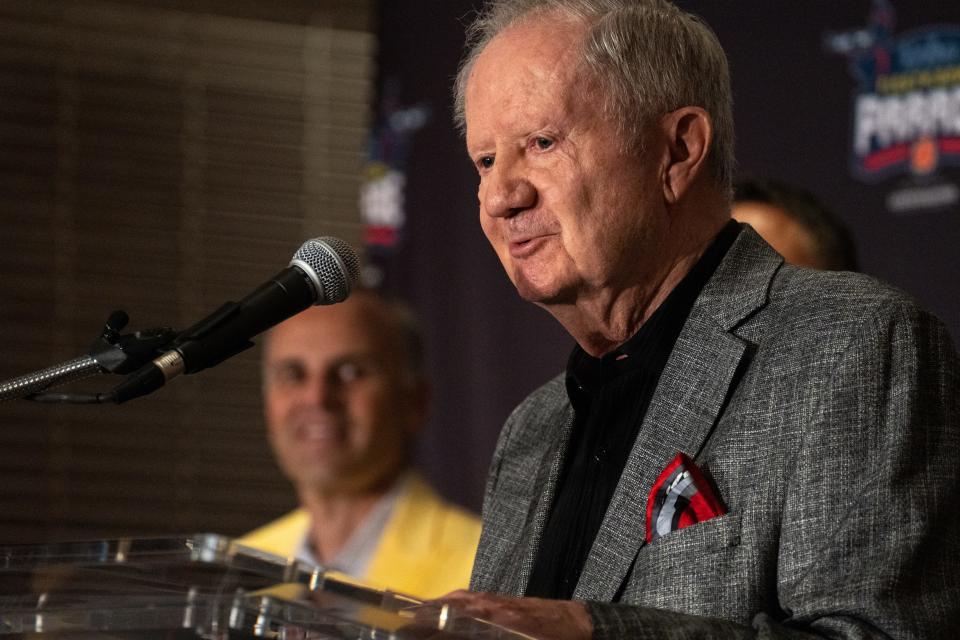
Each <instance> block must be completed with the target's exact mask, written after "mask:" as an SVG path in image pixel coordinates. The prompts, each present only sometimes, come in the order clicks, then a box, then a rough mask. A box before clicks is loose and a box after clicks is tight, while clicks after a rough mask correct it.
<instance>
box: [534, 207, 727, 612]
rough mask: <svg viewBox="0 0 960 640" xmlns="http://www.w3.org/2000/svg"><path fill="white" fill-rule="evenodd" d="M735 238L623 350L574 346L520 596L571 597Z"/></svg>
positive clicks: (723, 236)
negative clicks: (563, 415) (548, 485)
mask: <svg viewBox="0 0 960 640" xmlns="http://www.w3.org/2000/svg"><path fill="white" fill-rule="evenodd" d="M739 233H740V225H739V224H737V223H736V222H734V221H730V223H728V224H727V226H725V227H724V228H723V229H722V230H721V231H720V233H718V234H717V237H716V238H715V239H714V240H713V242H712V243H711V245H710V246H709V247H708V248H707V250H706V251H705V252H704V254H703V255H702V256H701V257H700V259H699V260H698V261H697V263H696V264H695V265H694V266H693V268H692V269H691V270H690V272H689V273H688V274H687V275H686V276H685V277H684V278H683V280H681V281H680V283H679V284H678V285H677V286H676V287H675V288H674V289H673V291H672V292H671V293H670V295H669V296H667V299H666V300H664V302H663V304H661V305H660V307H659V308H658V309H657V310H656V311H655V312H654V313H653V315H651V316H650V317H649V318H648V319H647V321H646V322H645V323H644V324H643V326H642V327H641V328H640V330H639V331H637V333H636V334H634V335H633V337H631V338H630V339H629V340H627V341H626V342H625V343H623V344H622V345H620V346H619V347H617V348H616V349H614V350H613V351H611V352H610V353H607V354H606V355H604V356H602V357H600V358H594V357H592V356H590V355H588V354H587V353H586V352H585V351H583V349H581V348H580V347H579V346H577V347H574V349H573V353H571V354H570V359H569V361H568V363H567V378H566V382H567V394H568V395H569V397H570V402H571V404H572V405H573V409H574V416H575V417H574V423H573V431H572V433H571V436H570V442H569V444H568V448H567V453H566V456H565V457H564V459H565V463H564V467H563V469H562V470H561V473H560V477H559V480H558V482H557V491H556V494H555V498H554V501H553V504H552V505H551V509H550V515H549V517H548V519H547V523H546V527H545V529H544V532H543V536H542V538H541V540H540V545H539V548H538V550H537V556H536V560H535V561H534V565H533V571H532V572H531V575H530V581H529V583H528V584H527V590H526V595H528V596H535V597H541V598H564V599H569V598H571V597H572V596H573V591H574V589H575V588H576V585H577V581H578V580H579V579H580V573H581V572H582V571H583V565H584V563H585V562H586V559H587V555H588V554H589V553H590V547H591V546H592V545H593V540H594V538H596V535H597V531H599V529H600V524H601V523H602V522H603V517H604V514H605V513H606V511H607V506H608V505H609V504H610V499H611V498H612V497H613V492H614V490H615V489H616V488H617V483H618V482H619V480H620V475H621V474H622V473H623V468H624V466H625V465H626V463H627V458H628V457H629V455H630V450H631V449H632V448H633V443H634V441H635V440H636V437H637V433H638V432H639V430H640V425H641V423H642V422H643V418H644V416H645V415H646V412H647V407H649V405H650V399H651V398H652V397H653V392H654V390H655V389H656V386H657V382H658V381H659V380H660V374H661V373H662V372H663V369H664V367H666V364H667V359H668V358H669V357H670V352H671V351H673V347H674V345H675V344H676V341H677V337H678V336H679V335H680V330H681V329H682V328H683V325H684V323H685V322H686V319H687V316H688V315H690V310H691V309H692V308H693V304H694V302H696V299H697V297H698V296H699V295H700V292H701V291H702V290H703V287H704V286H705V285H706V283H707V281H708V280H709V279H710V276H712V275H713V272H714V271H715V270H716V268H717V266H718V265H719V264H720V261H721V260H722V259H723V256H724V255H726V253H727V250H728V249H729V248H730V246H731V245H732V244H733V241H734V240H735V239H736V237H737V235H738V234H739Z"/></svg>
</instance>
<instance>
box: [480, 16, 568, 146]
mask: <svg viewBox="0 0 960 640" xmlns="http://www.w3.org/2000/svg"><path fill="white" fill-rule="evenodd" d="M585 29H586V25H585V24H584V23H582V22H578V21H571V20H570V19H558V18H555V17H543V16H537V17H531V18H527V19H524V20H523V21H521V22H518V23H517V24H514V25H512V26H510V27H508V28H507V29H506V30H504V31H503V32H502V33H500V34H499V35H498V36H496V37H495V38H493V39H492V40H491V41H490V42H489V43H488V44H487V46H486V47H485V48H484V49H483V51H482V52H481V53H480V54H479V56H478V57H477V58H476V59H475V60H474V63H473V66H472V68H471V69H470V73H469V76H468V79H467V84H466V92H465V101H464V107H465V116H466V123H467V143H468V146H469V145H470V141H471V134H473V136H474V137H475V136H476V131H475V130H474V131H471V130H472V129H475V128H476V124H477V122H478V120H480V119H483V120H485V121H491V120H496V119H497V117H498V116H502V115H504V114H509V115H515V116H521V115H523V116H526V115H531V114H528V113H526V112H527V111H529V110H530V109H542V108H544V107H547V106H554V107H558V108H568V107H569V106H570V104H569V103H570V101H571V99H572V97H573V96H574V94H575V93H577V89H578V87H580V86H581V85H582V84H583V82H582V80H583V78H582V65H581V64H580V61H581V59H582V56H581V55H580V44H581V42H582V40H583V35H584V33H585Z"/></svg>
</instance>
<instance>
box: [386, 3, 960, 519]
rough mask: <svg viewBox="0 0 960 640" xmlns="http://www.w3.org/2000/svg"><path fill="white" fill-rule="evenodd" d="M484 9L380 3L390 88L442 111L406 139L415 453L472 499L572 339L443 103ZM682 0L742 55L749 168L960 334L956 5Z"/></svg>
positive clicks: (398, 284) (404, 278)
mask: <svg viewBox="0 0 960 640" xmlns="http://www.w3.org/2000/svg"><path fill="white" fill-rule="evenodd" d="M478 4H479V3H476V2H467V1H465V0H432V1H421V2H404V3H398V2H383V3H381V12H380V21H381V23H380V36H381V50H380V74H381V86H386V85H387V84H389V86H390V87H391V92H392V96H393V98H394V99H395V100H396V101H397V102H398V103H399V104H401V105H404V104H406V105H427V106H428V107H429V110H430V113H431V117H430V118H429V120H428V121H427V122H426V123H425V124H424V126H423V127H422V128H420V129H419V130H418V131H417V132H416V133H415V134H414V135H413V136H412V137H411V139H410V140H409V147H408V148H407V154H406V165H405V166H406V174H407V175H406V191H405V196H404V197H405V209H406V219H405V222H404V228H403V230H402V233H401V235H400V238H401V242H400V243H399V245H398V247H397V248H396V252H395V254H394V255H393V256H392V257H391V259H390V262H389V264H388V269H387V270H388V275H387V281H388V283H389V288H391V289H393V290H395V291H397V292H399V293H400V294H402V295H404V296H405V297H407V298H408V299H410V300H411V301H412V303H413V304H414V306H415V307H416V308H417V309H418V311H419V312H420V314H421V316H422V318H423V321H424V325H425V329H426V333H427V338H428V341H429V349H430V364H431V369H432V372H433V374H434V379H435V381H436V392H437V393H436V396H437V404H436V408H435V412H434V416H433V419H432V421H431V423H430V425H429V428H428V431H427V434H426V437H425V439H424V442H423V445H422V447H421V450H420V452H419V455H420V459H421V462H422V464H423V465H424V467H425V469H426V471H427V474H428V475H429V476H430V477H431V478H433V479H434V480H435V481H436V482H437V483H438V484H439V485H440V487H441V488H442V489H443V490H444V492H445V493H447V494H448V495H450V496H451V497H453V498H455V499H457V500H459V501H461V502H463V503H465V504H468V505H471V506H474V507H477V506H479V499H480V496H481V493H482V487H483V480H484V477H485V474H486V468H487V465H488V463H489V459H490V455H491V453H492V450H493V446H494V443H495V440H496V437H497V434H498V433H499V430H500V427H501V425H502V423H503V420H504V419H505V418H506V416H507V415H508V413H509V411H510V410H511V409H512V408H513V407H514V406H515V405H516V404H517V403H518V402H519V401H520V400H521V399H522V398H523V397H524V396H525V395H526V394H527V393H529V392H530V391H531V390H533V389H534V388H535V387H537V386H538V385H540V384H541V383H543V382H545V381H546V380H547V379H549V378H550V377H552V376H553V375H555V374H557V373H558V372H560V371H561V370H562V368H563V366H564V363H565V361H566V357H567V354H568V352H569V349H570V347H571V346H572V342H571V340H570V338H569V337H568V336H567V335H566V334H565V333H564V331H563V330H562V329H561V328H560V327H559V325H558V324H557V323H556V322H555V321H554V320H553V319H552V318H551V317H550V316H549V315H548V314H546V312H544V311H542V310H540V309H538V308H535V307H533V306H531V305H529V304H526V303H524V302H522V301H520V300H519V299H518V297H517V295H516V293H515V292H514V290H513V287H512V285H511V284H510V283H509V282H508V280H507V278H506V276H505V275H504V274H503V272H502V270H501V268H500V265H499V262H498V261H497V259H496V257H495V256H494V254H493V252H492V250H491V249H490V248H489V247H488V246H487V243H486V240H485V239H484V238H483V235H482V233H481V230H480V226H479V223H478V212H477V204H476V177H475V173H474V171H473V169H472V167H471V166H470V163H469V162H468V161H467V157H466V154H465V152H464V150H463V144H462V141H461V140H460V138H459V136H458V134H457V133H456V131H455V130H454V127H453V125H452V124H451V116H450V102H451V101H450V97H449V92H450V85H451V81H452V78H453V76H454V74H455V73H456V67H457V62H458V60H459V57H460V53H461V49H462V45H463V31H464V26H465V24H466V23H467V22H468V21H469V17H470V12H471V11H472V10H473V9H474V8H475V7H476V6H477V5H478ZM680 4H681V6H683V7H684V8H685V9H687V10H690V11H692V12H694V13H697V14H699V15H701V16H702V17H703V18H704V19H705V20H706V21H707V23H709V24H710V25H711V26H712V27H713V28H714V30H715V31H716V32H717V35H718V36H719V38H720V41H721V42H722V43H723V45H724V47H725V49H726V50H727V53H728V56H729V58H730V64H731V69H732V75H733V87H734V98H735V117H736V125H737V136H738V141H737V157H738V160H739V163H740V172H741V174H742V175H745V176H755V177H764V178H773V179H777V180H781V181H786V182H790V183H793V184H797V185H799V186H802V187H805V188H807V189H810V190H812V191H814V192H815V193H817V194H819V195H820V196H821V198H822V199H823V200H824V201H825V202H826V203H827V205H828V206H830V207H831V208H832V209H834V210H835V211H836V212H837V213H838V215H839V216H840V217H841V218H842V219H843V220H844V221H846V223H847V224H848V225H849V226H850V227H851V229H852V231H853V234H854V237H855V240H856V242H857V245H858V250H859V255H860V263H861V268H862V269H863V270H864V271H865V272H867V273H870V274H872V275H875V276H877V277H879V278H882V279H884V280H886V281H889V282H891V283H893V284H895V285H897V286H899V287H901V288H903V289H905V290H906V291H908V292H909V293H911V294H913V295H914V296H916V297H917V298H919V299H920V300H921V302H922V303H923V304H924V305H925V306H926V307H928V308H930V309H932V310H933V311H934V312H935V313H937V315H939V316H940V317H941V318H942V319H943V320H944V321H945V322H946V323H947V324H948V325H949V327H950V329H951V331H952V333H953V335H954V338H955V339H956V338H957V337H958V336H960V296H958V295H957V294H958V288H957V284H956V278H957V275H958V274H960V251H958V250H957V248H956V247H957V245H958V244H960V205H958V204H957V200H958V197H960V196H958V194H960V188H958V186H960V170H958V168H957V166H956V165H957V162H958V159H960V38H958V37H957V33H958V29H960V4H957V3H946V2H940V3H917V2H907V1H906V0H892V1H891V2H886V1H877V0H873V1H871V0H845V1H842V2H836V1H835V0H816V1H807V2H796V3H786V2H769V0H741V1H740V2H737V3H719V2H707V1H705V0H700V1H692V0H691V1H687V2H681V3H680Z"/></svg>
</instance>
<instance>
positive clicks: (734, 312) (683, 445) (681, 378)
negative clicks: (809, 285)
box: [574, 229, 782, 602]
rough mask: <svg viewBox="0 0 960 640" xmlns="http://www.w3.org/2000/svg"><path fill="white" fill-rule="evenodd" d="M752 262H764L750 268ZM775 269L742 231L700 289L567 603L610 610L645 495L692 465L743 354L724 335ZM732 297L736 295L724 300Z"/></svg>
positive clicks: (774, 259) (636, 541)
mask: <svg viewBox="0 0 960 640" xmlns="http://www.w3.org/2000/svg"><path fill="white" fill-rule="evenodd" d="M761 254H762V256H761ZM771 254H772V256H771ZM758 256H760V257H763V258H766V260H761V261H760V264H758V262H757V261H756V258H757V257H758ZM751 260H753V261H752V262H751ZM781 262H782V260H780V259H779V256H776V254H773V253H772V252H769V249H768V248H766V247H765V246H764V245H762V241H761V240H759V237H757V236H756V235H755V234H754V233H753V232H752V230H750V229H745V230H744V231H743V232H742V233H741V234H740V237H739V238H738V239H737V241H736V242H735V243H734V245H733V246H732V247H731V248H730V251H729V252H728V254H727V256H726V257H725V258H724V260H723V262H722V263H721V265H720V266H719V267H718V268H717V271H716V272H715V273H714V275H713V277H712V278H711V279H710V281H709V283H708V284H707V286H706V287H705V288H704V291H703V292H702V293H701V295H700V297H699V298H698V300H697V302H696V304H695V305H694V307H693V309H692V310H691V313H690V316H689V318H688V319H687V322H686V323H685V325H684V327H683V330H682V331H681V333H680V336H679V337H678V338H677V343H676V345H675V346H674V349H673V352H672V353H671V354H670V359H669V360H668V362H667V366H666V368H665V369H664V371H663V374H662V375H661V377H660V381H659V383H658V385H657V390H656V392H655V393H654V396H653V399H652V400H651V402H650V407H649V408H648V410H647V414H646V417H645V418H644V421H643V425H642V426H641V428H640V432H639V433H638V435H637V440H636V442H635V443H634V446H633V449H632V451H631V453H630V457H629V458H628V460H627V464H626V467H625V468H624V472H623V475H622V476H621V477H620V482H619V484H618V485H617V489H616V491H615V492H614V495H613V498H612V499H611V501H610V505H609V506H608V507H607V512H606V515H605V516H604V520H603V524H602V525H601V527H600V530H599V531H598V533H597V537H596V539H595V540H594V543H593V547H592V549H591V551H590V555H589V556H588V557H587V561H586V564H585V565H584V568H583V572H582V574H581V576H580V581H579V582H578V584H577V588H576V590H575V591H574V597H575V598H577V599H583V600H596V601H600V602H610V601H612V600H613V599H614V597H615V596H616V594H617V592H618V590H619V588H620V585H621V584H622V583H623V581H624V580H625V579H626V577H627V574H628V572H629V571H630V567H631V566H632V564H633V560H634V558H635V557H636V554H637V552H638V551H639V550H640V548H641V547H642V546H643V544H644V537H645V534H646V507H647V495H648V493H649V491H650V488H651V487H652V486H653V483H654V481H655V480H656V478H657V476H658V475H659V474H660V472H661V471H662V470H663V468H664V467H665V466H666V465H667V463H668V462H669V461H670V460H671V459H672V458H673V457H674V456H675V455H676V454H677V453H679V452H681V451H682V452H684V453H686V454H688V455H689V456H691V457H696V455H697V453H698V452H699V451H700V449H701V448H702V447H703V444H704V443H705V442H706V440H707V438H708V437H709V435H710V433H711V431H712V429H713V427H714V425H715V424H716V423H717V420H718V418H719V417H720V413H721V411H722V409H723V407H724V404H725V402H726V400H727V397H728V395H729V394H730V393H731V391H732V388H731V387H732V385H733V383H734V380H735V377H736V372H737V369H738V367H739V366H740V363H741V360H742V358H743V356H744V353H745V351H746V344H745V343H744V342H743V341H742V340H741V339H739V338H738V337H736V336H735V335H733V334H732V333H730V329H731V328H732V327H733V326H735V325H736V324H737V323H739V322H740V321H741V320H742V319H743V318H745V317H747V316H748V315H749V314H750V313H752V312H753V311H755V310H756V309H757V308H758V307H759V306H761V305H762V304H764V303H765V301H766V298H767V290H768V287H769V283H770V279H771V278H772V276H773V273H774V272H775V271H776V268H778V267H779V265H780V264H781ZM744 265H750V266H749V267H744ZM737 290H741V291H742V295H740V296H739V297H737V296H731V292H732V291H737ZM722 498H723V496H721V499H722Z"/></svg>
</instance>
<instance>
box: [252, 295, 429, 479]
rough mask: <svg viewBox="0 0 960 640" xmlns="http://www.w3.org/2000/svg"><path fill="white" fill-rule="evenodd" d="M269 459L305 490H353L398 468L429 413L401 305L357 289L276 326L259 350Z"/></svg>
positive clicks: (416, 339) (414, 342)
mask: <svg viewBox="0 0 960 640" xmlns="http://www.w3.org/2000/svg"><path fill="white" fill-rule="evenodd" d="M263 378H264V380H263V393H264V412H265V417H266V421H267V427H268V434H269V437H270V442H271V444H272V446H273V448H274V452H275V453H276V455H277V460H278V462H279V464H280V466H281V468H282V469H283V471H284V472H285V473H286V474H287V476H288V477H290V479H291V481H292V482H293V483H294V484H295V485H296V486H297V488H298V490H299V491H300V492H301V493H303V492H325V493H336V492H359V491H365V490H369V489H373V488H377V487H380V486H383V485H385V484H389V483H390V482H392V481H393V480H394V479H395V478H396V476H397V475H398V474H399V473H400V472H401V471H402V470H403V469H404V468H405V467H406V465H407V463H408V454H409V450H410V447H411V445H412V441H413V438H414V437H415V435H416V433H417V432H418V431H419V430H420V428H421V427H422V425H423V423H424V421H425V420H426V416H427V404H428V395H429V394H428V389H427V384H426V381H425V379H424V375H423V356H422V348H421V340H420V335H419V332H418V331H417V329H416V324H415V322H414V320H413V317H412V315H411V314H410V313H409V312H408V311H407V310H406V309H405V307H403V306H402V305H400V304H399V303H395V302H390V301H386V300H383V299H381V298H379V297H377V296H376V295H375V294H373V293H370V292H365V291H360V292H357V293H355V294H354V295H352V296H351V297H350V298H349V299H348V300H347V301H346V302H343V303H341V304H336V305H331V306H323V307H311V308H309V309H307V310H306V311H303V312H301V313H299V314H297V315H296V316H294V317H292V318H290V319H289V320H287V321H286V322H283V323H281V324H280V325H277V326H276V327H275V328H274V329H273V330H272V331H271V332H270V334H269V336H268V337H267V339H266V341H265V343H264V351H263Z"/></svg>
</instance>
